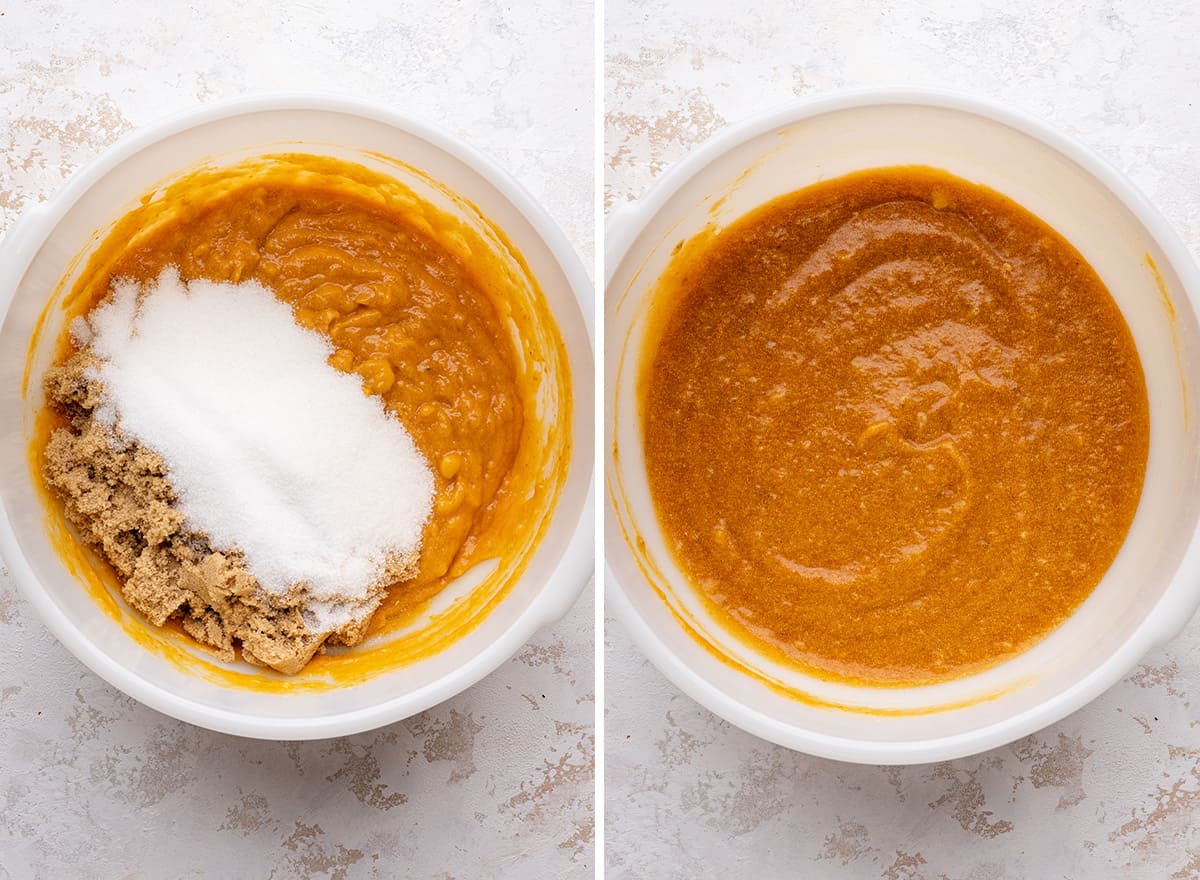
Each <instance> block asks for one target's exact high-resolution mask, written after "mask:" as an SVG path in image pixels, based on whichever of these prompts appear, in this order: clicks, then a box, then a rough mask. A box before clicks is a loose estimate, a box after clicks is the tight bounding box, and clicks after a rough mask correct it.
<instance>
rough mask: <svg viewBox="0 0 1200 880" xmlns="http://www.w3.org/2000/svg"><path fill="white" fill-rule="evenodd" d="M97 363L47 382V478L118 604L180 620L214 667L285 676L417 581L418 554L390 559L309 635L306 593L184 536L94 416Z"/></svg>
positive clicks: (168, 505) (146, 456)
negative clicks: (340, 615) (356, 608)
mask: <svg viewBox="0 0 1200 880" xmlns="http://www.w3.org/2000/svg"><path fill="white" fill-rule="evenodd" d="M94 364H95V359H94V357H93V356H92V355H90V354H89V353H88V352H87V351H86V350H85V351H82V352H80V353H78V354H76V355H74V356H73V357H71V358H70V359H69V360H67V361H66V362H65V363H64V364H62V365H60V366H57V367H54V368H52V369H51V370H50V371H49V372H48V373H47V375H46V379H45V390H46V398H47V401H48V403H49V404H50V405H51V406H52V407H54V408H55V409H57V410H58V411H59V412H61V413H63V414H64V415H65V416H66V417H67V418H68V420H69V427H64V428H59V429H57V430H55V431H54V432H53V433H52V434H51V436H50V439H49V441H48V443H47V444H46V450H45V455H44V459H43V474H44V476H45V479H46V483H47V485H48V486H49V487H50V488H51V489H52V490H53V491H54V492H55V493H57V495H58V496H59V497H60V498H61V499H62V501H63V504H64V509H65V513H66V517H67V520H68V521H69V522H70V523H71V524H72V525H74V526H75V528H76V529H77V530H78V532H79V535H80V537H82V538H83V540H84V541H86V542H87V543H89V544H91V545H92V546H94V547H96V548H97V549H98V550H99V551H100V553H101V554H103V556H104V557H105V558H106V559H107V560H108V561H109V562H110V563H111V564H112V566H113V568H115V569H116V571H117V574H118V575H119V576H120V578H121V582H122V586H121V591H122V593H123V594H124V596H125V599H126V601H127V602H129V604H130V605H132V606H133V607H134V608H135V609H137V610H138V611H139V612H141V613H142V614H143V615H145V617H146V618H147V620H149V621H150V623H152V624H154V625H155V626H162V625H163V624H164V623H165V622H166V621H167V620H169V619H171V618H177V619H179V620H180V622H181V624H182V626H183V628H184V630H185V631H186V632H187V633H188V634H189V635H190V636H191V637H192V638H194V639H196V640H197V641H198V642H201V643H202V644H205V645H208V646H209V647H211V648H213V649H214V650H215V651H216V653H217V655H218V656H219V657H220V658H221V659H222V660H226V661H230V660H233V659H234V658H235V656H236V654H235V650H234V649H235V646H239V645H240V647H241V649H242V657H243V659H245V660H246V661H247V662H249V663H253V664H255V665H258V666H269V667H271V668H272V669H275V670H278V671H279V672H283V673H287V674H292V673H296V672H299V671H300V670H301V669H302V668H304V666H305V665H306V664H307V663H308V661H309V660H311V659H312V657H313V655H314V654H315V653H316V652H317V651H318V650H320V649H321V648H322V646H323V645H324V644H325V643H326V642H328V643H329V644H341V645H354V644H357V643H359V642H361V641H362V640H363V638H365V636H366V631H367V627H368V624H369V622H370V618H371V613H372V612H373V610H374V609H375V608H376V607H378V604H379V602H380V601H381V600H382V598H383V595H384V592H385V587H384V586H383V584H384V583H391V582H394V581H399V580H406V579H408V578H411V577H413V576H414V575H415V574H416V571H417V561H418V554H417V553H412V554H409V555H408V556H407V557H405V558H402V559H395V560H390V564H389V566H388V569H387V572H386V576H385V578H383V579H382V581H381V583H380V584H379V585H377V586H376V587H375V588H374V589H373V591H372V593H371V595H370V596H369V597H368V599H367V601H366V602H365V603H363V608H364V613H363V614H362V615H360V616H358V617H357V618H356V619H355V620H353V621H351V622H350V623H348V624H346V625H345V626H343V627H341V628H340V629H338V630H335V631H332V632H312V631H310V630H309V629H308V627H307V626H306V624H305V620H304V613H303V610H304V603H305V600H306V597H307V591H306V590H305V588H304V586H303V585H297V586H296V587H293V588H292V589H291V590H289V591H288V592H287V593H284V594H278V595H277V594H273V593H268V592H267V591H265V590H263V589H262V588H261V587H260V586H259V584H258V581H257V580H256V579H255V578H254V577H253V576H252V575H251V574H250V573H249V572H248V571H247V570H246V566H245V563H244V561H243V559H242V557H241V554H239V553H237V552H236V551H233V552H222V551H221V550H219V549H217V548H214V547H212V546H211V544H210V542H209V539H208V537H207V536H206V535H203V534H200V533H197V532H194V531H191V530H189V529H187V527H186V525H185V523H184V517H183V514H181V513H180V512H179V511H178V510H177V509H176V508H175V507H174V506H173V505H174V503H175V501H176V496H175V492H174V490H173V489H172V487H171V483H170V480H169V478H168V474H167V470H166V467H165V465H164V463H163V460H162V458H161V457H160V456H158V455H157V454H155V453H154V452H152V451H151V450H149V449H146V448H144V447H142V446H141V445H139V444H138V443H134V442H130V441H129V440H128V439H127V438H124V437H122V436H121V435H120V434H119V432H118V431H116V430H114V429H113V428H112V427H110V426H108V425H105V424H102V423H101V422H100V421H98V420H97V419H96V418H95V410H96V408H97V406H99V403H100V392H101V389H100V387H99V383H98V382H97V381H96V380H95V379H94V378H93V376H94V375H95V373H94V372H93V371H90V370H89V368H90V367H92V366H94Z"/></svg>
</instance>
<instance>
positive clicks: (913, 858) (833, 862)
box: [605, 0, 1200, 880]
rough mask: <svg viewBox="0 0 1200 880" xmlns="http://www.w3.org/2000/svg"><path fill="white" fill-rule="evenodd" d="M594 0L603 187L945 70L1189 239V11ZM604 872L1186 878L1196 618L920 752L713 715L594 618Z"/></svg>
mask: <svg viewBox="0 0 1200 880" xmlns="http://www.w3.org/2000/svg"><path fill="white" fill-rule="evenodd" d="M742 9H743V6H742V5H741V4H731V3H728V2H715V0H702V2H692V3H682V2H664V0H644V2H635V0H609V3H608V5H607V21H606V40H607V46H606V54H607V72H606V105H605V111H606V112H605V115H606V153H607V169H606V203H607V204H608V205H609V206H610V207H611V206H614V205H618V204H620V203H622V202H624V201H626V200H627V199H631V198H636V197H637V196H639V195H640V194H641V193H642V192H643V191H644V190H645V189H646V187H647V186H648V185H649V184H650V183H651V182H652V181H653V180H654V178H655V177H656V176H657V175H658V174H659V173H660V172H661V171H662V170H663V169H664V168H666V167H668V166H669V165H670V164H671V163H672V162H673V161H675V160H676V159H678V158H679V157H681V156H682V155H683V154H684V153H685V152H686V151H687V150H688V149H690V148H691V147H692V146H693V145H695V144H697V143H698V142H700V141H702V140H703V139H705V138H706V137H708V136H709V135H711V134H713V133H714V132H715V131H717V130H718V129H720V128H721V126H722V125H724V124H725V123H726V122H734V121H737V120H739V119H742V118H745V117H746V116H747V115H749V114H753V113H755V112H757V111H760V110H763V109H766V108H769V107H772V106H775V105H777V104H780V103H782V102H785V101H788V100H792V99H794V98H796V97H803V96H808V95H817V94H822V93H825V92H828V91H830V90H832V89H836V88H841V87H845V86H858V85H885V84H890V85H904V84H909V85H929V86H944V87H952V88H959V89H966V90H971V91H975V92H978V93H980V94H982V95H985V96H990V97H992V98H996V99H1000V100H1002V101H1005V102H1007V103H1009V104H1010V105H1011V106H1013V107H1016V108H1018V109H1021V110H1024V111H1027V112H1029V113H1033V114H1035V115H1037V116H1039V117H1042V118H1043V119H1046V120H1048V121H1050V122H1051V123H1053V124H1054V125H1056V126H1058V127H1059V128H1061V129H1063V130H1065V131H1067V132H1069V133H1071V134H1073V135H1075V136H1077V137H1079V138H1081V139H1082V140H1084V141H1085V142H1087V143H1089V144H1090V145H1092V146H1093V147H1095V148H1096V149H1098V150H1099V151H1100V152H1101V153H1103V154H1104V155H1105V156H1106V157H1107V158H1108V159H1109V160H1110V161H1112V162H1113V163H1114V164H1116V165H1117V166H1118V167H1119V168H1122V169H1123V170H1124V171H1126V172H1127V173H1128V174H1129V175H1130V176H1131V177H1132V178H1133V180H1134V181H1135V182H1136V183H1137V184H1138V185H1139V186H1141V187H1142V188H1143V190H1144V191H1145V192H1146V193H1147V194H1148V195H1149V196H1150V197H1151V198H1152V199H1153V200H1154V201H1155V202H1156V203H1157V204H1158V206H1159V207H1160V208H1161V209H1162V211H1163V212H1164V213H1165V214H1166V216H1167V217H1168V219H1169V220H1170V221H1171V222H1172V223H1174V224H1175V227H1176V228H1177V229H1178V230H1179V232H1180V233H1181V234H1182V236H1183V237H1184V239H1185V240H1186V241H1187V243H1188V244H1189V245H1190V246H1191V247H1192V250H1193V252H1196V251H1200V175H1198V174H1197V170H1196V169H1197V168H1198V167H1200V113H1198V112H1197V110H1196V108H1195V106H1194V102H1195V101H1196V100H1197V96H1200V56H1198V55H1197V53H1196V52H1195V35H1196V33H1197V32H1198V29H1200V9H1198V8H1197V7H1196V6H1195V4H1193V3H1191V2H1187V0H1164V2H1159V3H1142V2H1133V0H1125V2H1120V0H1118V2H1097V3H1086V4H1084V3H1065V2H1054V0H1051V2H1048V3H1041V2H1033V0H1007V2H966V3H957V2H949V0H933V2H929V0H925V2H917V0H912V2H909V0H847V2H842V3H829V4H825V3H811V2H810V3H799V4H787V3H781V2H765V3H760V4H755V9H754V10H753V11H741V10H742ZM606 673H607V678H606V694H607V702H608V707H607V711H606V729H605V738H606V743H607V745H606V768H605V769H606V786H607V790H606V802H607V816H606V843H607V854H606V859H607V864H608V869H609V870H608V876H609V877H610V878H612V880H618V878H620V880H627V878H628V880H633V878H638V880H640V878H655V880H676V878H679V880H683V878H687V880H696V878H710V877H712V878H729V877H754V878H763V880H767V878H777V877H788V878H791V877H795V878H804V880H819V878H832V877H839V878H841V877H853V878H876V877H878V878H885V880H917V878H922V880H940V878H954V880H961V878H969V880H1023V878H1037V880H1043V878H1052V880H1059V878H1070V880H1084V878H1088V880H1091V878H1147V880H1149V878H1156V880H1168V878H1170V880H1186V878H1200V829H1198V828H1197V825H1198V823H1200V622H1197V623H1193V624H1192V625H1191V626H1190V627H1189V629H1188V630H1187V631H1186V632H1185V633H1184V634H1183V635H1182V636H1181V637H1180V638H1178V639H1177V640H1176V641H1175V642H1173V643H1172V644H1171V645H1170V646H1168V647H1167V648H1166V649H1163V650H1160V651H1157V652H1155V653H1154V654H1153V655H1151V656H1150V657H1147V658H1146V661H1145V663H1144V664H1143V665H1142V666H1141V667H1139V669H1138V670H1137V671H1136V672H1135V673H1134V674H1133V675H1131V676H1130V677H1129V678H1127V679H1126V680H1125V681H1123V682H1122V683H1121V684H1119V685H1118V686H1117V687H1115V688H1113V689H1112V690H1111V691H1110V692H1109V693H1107V694H1105V695H1104V696H1103V697H1102V698H1100V699H1099V700H1097V701H1095V702H1094V703H1092V704H1091V705H1089V706H1087V707H1086V708H1084V709H1082V710H1081V711H1079V712H1077V713H1075V714H1074V715H1072V716H1071V717H1069V718H1067V719H1066V720H1064V721H1062V722H1061V723H1059V724H1056V725H1054V726H1053V727H1051V728H1049V729H1047V730H1043V731H1041V732H1039V733H1037V734H1035V735H1033V736H1030V737H1028V738H1026V739H1024V740H1022V741H1020V742H1017V743H1014V744H1012V745H1010V746H1006V747H1004V748H1000V749H997V750H995V751H993V752H989V753H987V754H985V755H981V756H978V757H974V758H969V759H965V760H960V761H954V762H950V763H946V764H940V765H930V766H924V767H912V768H896V767H862V766H854V765H849V764H839V763H836V762H831V761H824V760H819V759H816V758H809V757H805V756H803V755H799V754H796V753H792V752H789V751H787V750H786V749H782V748H777V747H775V746H772V745H770V744H768V743H765V742H763V741H762V740H759V739H756V738H754V737H752V736H750V735H748V734H745V733H742V732H741V731H739V730H737V729H735V728H732V727H731V726H730V725H728V724H726V723H724V722H723V721H720V720H719V719H717V718H715V717H714V716H713V715H711V714H709V713H708V712H707V711H705V710H703V709H701V708H700V707H699V706H697V705H696V704H695V703H694V702H692V701H691V700H690V699H688V698H687V697H685V696H683V695H682V694H680V693H679V692H678V691H677V690H676V689H675V688H674V687H673V686H671V685H670V684H668V683H667V682H666V681H665V680H664V679H663V678H662V676H661V675H659V674H658V672H657V671H656V670H655V669H654V668H653V666H651V665H650V664H649V662H648V661H646V660H645V659H643V657H642V656H641V654H640V653H639V652H638V651H637V649H636V648H635V647H634V646H633V645H632V643H631V642H630V641H629V639H628V638H627V636H626V635H625V633H624V631H623V630H622V628H621V627H620V626H619V625H618V624H616V623H615V622H610V624H609V627H608V634H607V661H606Z"/></svg>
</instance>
